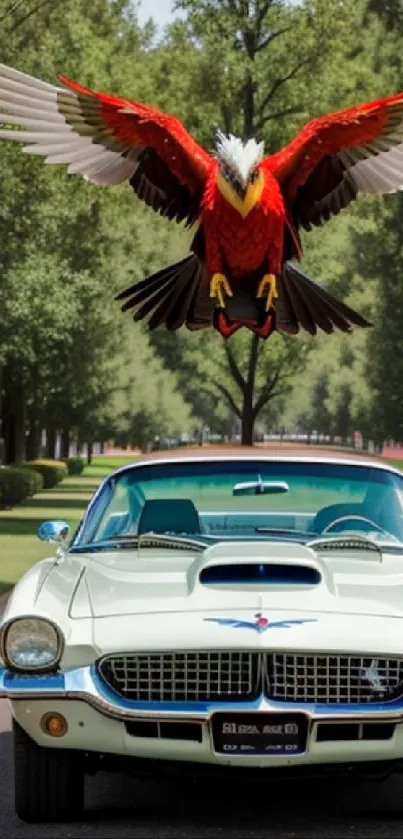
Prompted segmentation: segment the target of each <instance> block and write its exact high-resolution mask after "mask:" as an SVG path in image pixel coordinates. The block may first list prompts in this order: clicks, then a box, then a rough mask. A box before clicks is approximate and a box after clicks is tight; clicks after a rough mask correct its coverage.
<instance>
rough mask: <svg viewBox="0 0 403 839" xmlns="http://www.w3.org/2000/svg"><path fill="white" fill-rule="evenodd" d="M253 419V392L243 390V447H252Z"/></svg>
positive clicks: (248, 389)
mask: <svg viewBox="0 0 403 839" xmlns="http://www.w3.org/2000/svg"><path fill="white" fill-rule="evenodd" d="M254 424H255V418H254V415H253V390H252V388H249V387H248V388H245V391H244V395H243V402H242V432H241V443H242V445H243V446H253V426H254Z"/></svg>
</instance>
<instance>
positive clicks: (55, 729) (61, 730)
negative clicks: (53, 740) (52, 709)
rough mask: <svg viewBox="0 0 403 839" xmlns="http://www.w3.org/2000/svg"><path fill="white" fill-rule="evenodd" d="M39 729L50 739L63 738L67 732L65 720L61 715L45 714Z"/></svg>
mask: <svg viewBox="0 0 403 839" xmlns="http://www.w3.org/2000/svg"><path fill="white" fill-rule="evenodd" d="M41 728H42V731H44V732H45V734H49V736H50V737H63V736H64V735H65V734H66V732H67V728H68V726H67V720H65V718H64V717H63V715H62V714H45V715H44V716H43V717H42V719H41Z"/></svg>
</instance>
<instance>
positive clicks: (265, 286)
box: [256, 274, 278, 312]
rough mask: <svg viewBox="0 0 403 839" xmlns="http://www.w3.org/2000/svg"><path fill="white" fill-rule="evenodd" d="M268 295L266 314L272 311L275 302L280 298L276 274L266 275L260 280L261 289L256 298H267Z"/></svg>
mask: <svg viewBox="0 0 403 839" xmlns="http://www.w3.org/2000/svg"><path fill="white" fill-rule="evenodd" d="M266 294H267V299H266V305H265V310H266V312H268V311H269V309H271V306H272V303H273V300H275V299H276V298H277V297H278V291H277V280H276V277H275V274H265V275H264V277H262V279H261V280H260V283H259V288H258V290H257V294H256V297H265V295H266Z"/></svg>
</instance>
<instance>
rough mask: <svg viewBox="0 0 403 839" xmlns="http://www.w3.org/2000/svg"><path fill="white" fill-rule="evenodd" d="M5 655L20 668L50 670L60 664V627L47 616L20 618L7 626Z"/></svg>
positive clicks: (4, 643) (10, 663) (11, 663)
mask: <svg viewBox="0 0 403 839" xmlns="http://www.w3.org/2000/svg"><path fill="white" fill-rule="evenodd" d="M3 650H4V657H5V659H6V662H7V664H8V666H9V667H11V668H15V669H17V670H49V669H51V668H52V667H54V666H55V664H57V662H58V660H59V658H60V656H61V651H62V641H61V637H60V635H59V632H58V631H57V629H56V627H55V626H54V625H53V624H52V623H50V622H49V621H47V620H44V619H43V618H17V620H14V621H12V622H11V623H10V624H9V625H8V626H7V627H6V629H5V632H4V636H3Z"/></svg>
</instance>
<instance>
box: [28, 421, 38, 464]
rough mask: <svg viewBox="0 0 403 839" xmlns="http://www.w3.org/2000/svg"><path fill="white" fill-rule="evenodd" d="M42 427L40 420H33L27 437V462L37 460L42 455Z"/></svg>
mask: <svg viewBox="0 0 403 839" xmlns="http://www.w3.org/2000/svg"><path fill="white" fill-rule="evenodd" d="M40 449H41V427H40V424H39V422H38V420H33V421H32V422H31V426H30V429H29V434H28V437H27V460H35V459H36V458H37V457H39V455H40Z"/></svg>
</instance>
